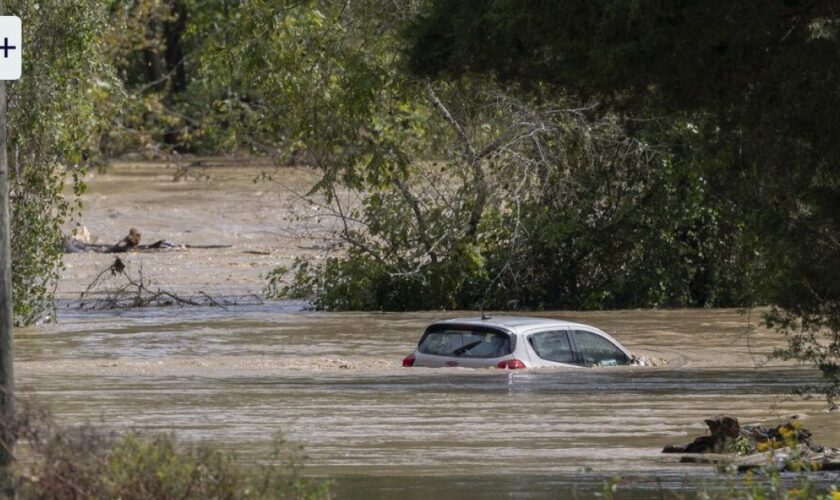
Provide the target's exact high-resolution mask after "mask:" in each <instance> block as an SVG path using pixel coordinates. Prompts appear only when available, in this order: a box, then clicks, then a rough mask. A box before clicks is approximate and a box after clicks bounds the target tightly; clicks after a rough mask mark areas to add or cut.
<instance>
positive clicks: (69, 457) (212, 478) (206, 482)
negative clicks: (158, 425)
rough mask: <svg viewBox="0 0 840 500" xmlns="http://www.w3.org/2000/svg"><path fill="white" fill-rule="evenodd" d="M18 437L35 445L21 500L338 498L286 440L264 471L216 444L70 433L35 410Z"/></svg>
mask: <svg viewBox="0 0 840 500" xmlns="http://www.w3.org/2000/svg"><path fill="white" fill-rule="evenodd" d="M18 434H19V436H18V440H19V441H26V443H27V446H26V447H25V449H24V451H23V453H25V454H26V459H25V460H22V461H21V462H20V463H19V464H18V465H17V466H16V470H15V475H16V482H17V493H18V496H19V497H20V498H33V499H36V498H37V499H40V498H43V499H65V498H66V499H75V498H102V499H105V498H123V499H126V500H129V499H138V500H139V499H146V498H160V499H176V498H179V499H190V498H196V499H199V498H227V499H243V500H244V499H270V498H271V499H274V498H276V499H286V498H289V499H296V500H304V499H313V500H314V499H321V498H330V485H329V483H328V482H327V481H325V480H317V479H309V478H307V477H305V476H303V469H302V467H303V462H302V460H303V457H302V455H301V450H300V448H299V447H294V446H290V445H288V444H287V443H284V442H283V441H282V440H280V439H277V440H275V447H274V453H273V454H272V455H271V456H270V457H268V462H267V463H266V465H263V466H257V465H245V464H242V463H241V462H239V461H238V460H237V457H236V455H235V454H234V453H233V452H229V451H225V450H222V449H220V448H217V447H215V446H211V445H210V444H184V443H179V442H178V441H177V440H176V439H175V437H174V436H172V435H171V434H153V435H141V434H135V433H129V434H124V435H118V434H114V433H109V432H107V431H103V430H101V429H99V428H95V427H91V426H84V427H73V428H66V427H62V426H59V425H56V424H55V423H54V422H53V421H52V420H51V419H50V418H49V416H48V415H46V414H45V413H44V412H43V411H40V412H38V411H33V410H31V409H27V410H26V411H25V412H24V415H23V416H22V418H21V422H19V423H18Z"/></svg>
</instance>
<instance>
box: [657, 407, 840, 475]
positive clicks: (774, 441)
mask: <svg viewBox="0 0 840 500" xmlns="http://www.w3.org/2000/svg"><path fill="white" fill-rule="evenodd" d="M704 422H705V423H706V425H707V426H708V427H709V434H708V435H706V436H700V437H698V438H696V439H695V440H694V441H692V442H690V443H688V444H684V445H668V446H666V447H665V448H663V450H662V452H663V453H684V454H689V455H706V457H695V456H684V457H682V459H681V462H691V463H711V464H719V465H722V464H732V465H735V466H737V468H738V470H739V471H745V470H749V469H753V468H760V467H768V466H769V467H773V468H776V469H780V470H840V449H838V448H829V447H825V446H820V445H817V444H814V443H812V442H811V432H810V431H809V430H807V429H805V428H803V427H802V426H801V425H800V424H799V422H787V423H784V424H781V425H777V426H775V427H762V426H758V425H745V426H743V427H742V426H741V425H740V424H739V423H738V419H737V418H735V417H729V416H725V415H718V416H716V417H714V418H709V419H706V420H705V421H704ZM712 455H713V456H712Z"/></svg>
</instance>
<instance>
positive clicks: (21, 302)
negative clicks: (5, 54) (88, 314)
mask: <svg viewBox="0 0 840 500" xmlns="http://www.w3.org/2000/svg"><path fill="white" fill-rule="evenodd" d="M7 9H8V12H9V13H12V14H15V15H17V16H19V17H21V19H23V29H24V32H23V44H24V50H25V51H26V54H27V55H26V56H25V57H24V67H23V76H22V77H21V79H20V80H18V81H14V82H10V83H9V90H8V155H9V172H10V188H9V195H10V201H11V217H12V220H11V230H12V242H11V243H12V279H13V289H14V290H13V293H14V301H15V321H16V322H17V323H18V324H27V323H31V322H33V321H37V320H40V319H45V318H48V317H49V314H50V311H51V308H52V291H53V286H54V283H55V280H56V279H57V278H58V272H59V270H60V267H61V256H62V252H63V248H62V242H63V234H62V226H63V225H64V224H65V223H67V222H69V221H70V219H71V218H72V217H73V215H74V214H75V213H76V211H77V208H78V198H77V196H78V195H80V194H81V193H82V191H83V189H84V184H83V182H82V175H83V173H84V168H85V165H87V164H89V163H90V162H91V161H93V160H95V159H96V155H97V152H98V147H99V143H98V139H99V127H100V126H101V125H102V123H101V121H100V119H99V116H98V113H97V109H98V108H97V103H100V104H101V103H105V102H107V101H108V96H109V95H110V94H111V92H112V91H113V89H114V85H115V82H114V81H113V80H112V76H111V73H110V70H109V66H108V64H107V62H106V61H104V59H103V57H102V51H101V45H100V40H101V38H100V37H101V34H102V29H103V22H102V21H103V18H104V17H103V15H104V12H103V9H102V5H101V2H96V1H92V0H91V1H82V2H78V1H70V0H48V1H38V2H36V1H29V0H20V1H11V2H7ZM66 185H69V186H70V187H71V189H72V194H71V195H70V196H69V197H65V196H64V191H65V186H66Z"/></svg>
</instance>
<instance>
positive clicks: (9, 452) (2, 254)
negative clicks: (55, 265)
mask: <svg viewBox="0 0 840 500" xmlns="http://www.w3.org/2000/svg"><path fill="white" fill-rule="evenodd" d="M3 7H4V5H3V0H0V15H3V10H4V8H3ZM12 360H13V357H12V248H11V232H10V228H9V159H8V156H7V154H6V81H5V80H0V439H2V442H0V468H1V469H2V472H0V479H2V484H0V488H2V492H0V493H3V494H4V495H5V496H9V494H10V493H11V494H13V490H10V488H11V487H12V482H11V480H10V474H9V466H10V465H11V463H12V461H13V460H14V446H15V442H14V434H13V432H12V422H13V421H14V416H15V377H14V369H13V365H12Z"/></svg>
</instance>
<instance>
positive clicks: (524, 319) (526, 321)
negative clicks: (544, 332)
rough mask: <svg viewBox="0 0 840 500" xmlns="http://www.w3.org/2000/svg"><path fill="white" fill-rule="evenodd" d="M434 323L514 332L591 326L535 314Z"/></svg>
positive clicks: (446, 320)
mask: <svg viewBox="0 0 840 500" xmlns="http://www.w3.org/2000/svg"><path fill="white" fill-rule="evenodd" d="M433 324H434V325H446V324H457V325H474V326H489V327H496V328H504V329H506V330H510V331H511V332H514V333H520V332H524V331H526V330H532V329H534V328H539V327H543V326H556V327H586V328H592V327H591V326H588V325H583V324H581V323H574V322H571V321H566V320H563V319H552V318H538V317H535V316H485V317H484V318H480V317H479V318H452V319H445V320H442V321H436V322H434V323H433Z"/></svg>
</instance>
